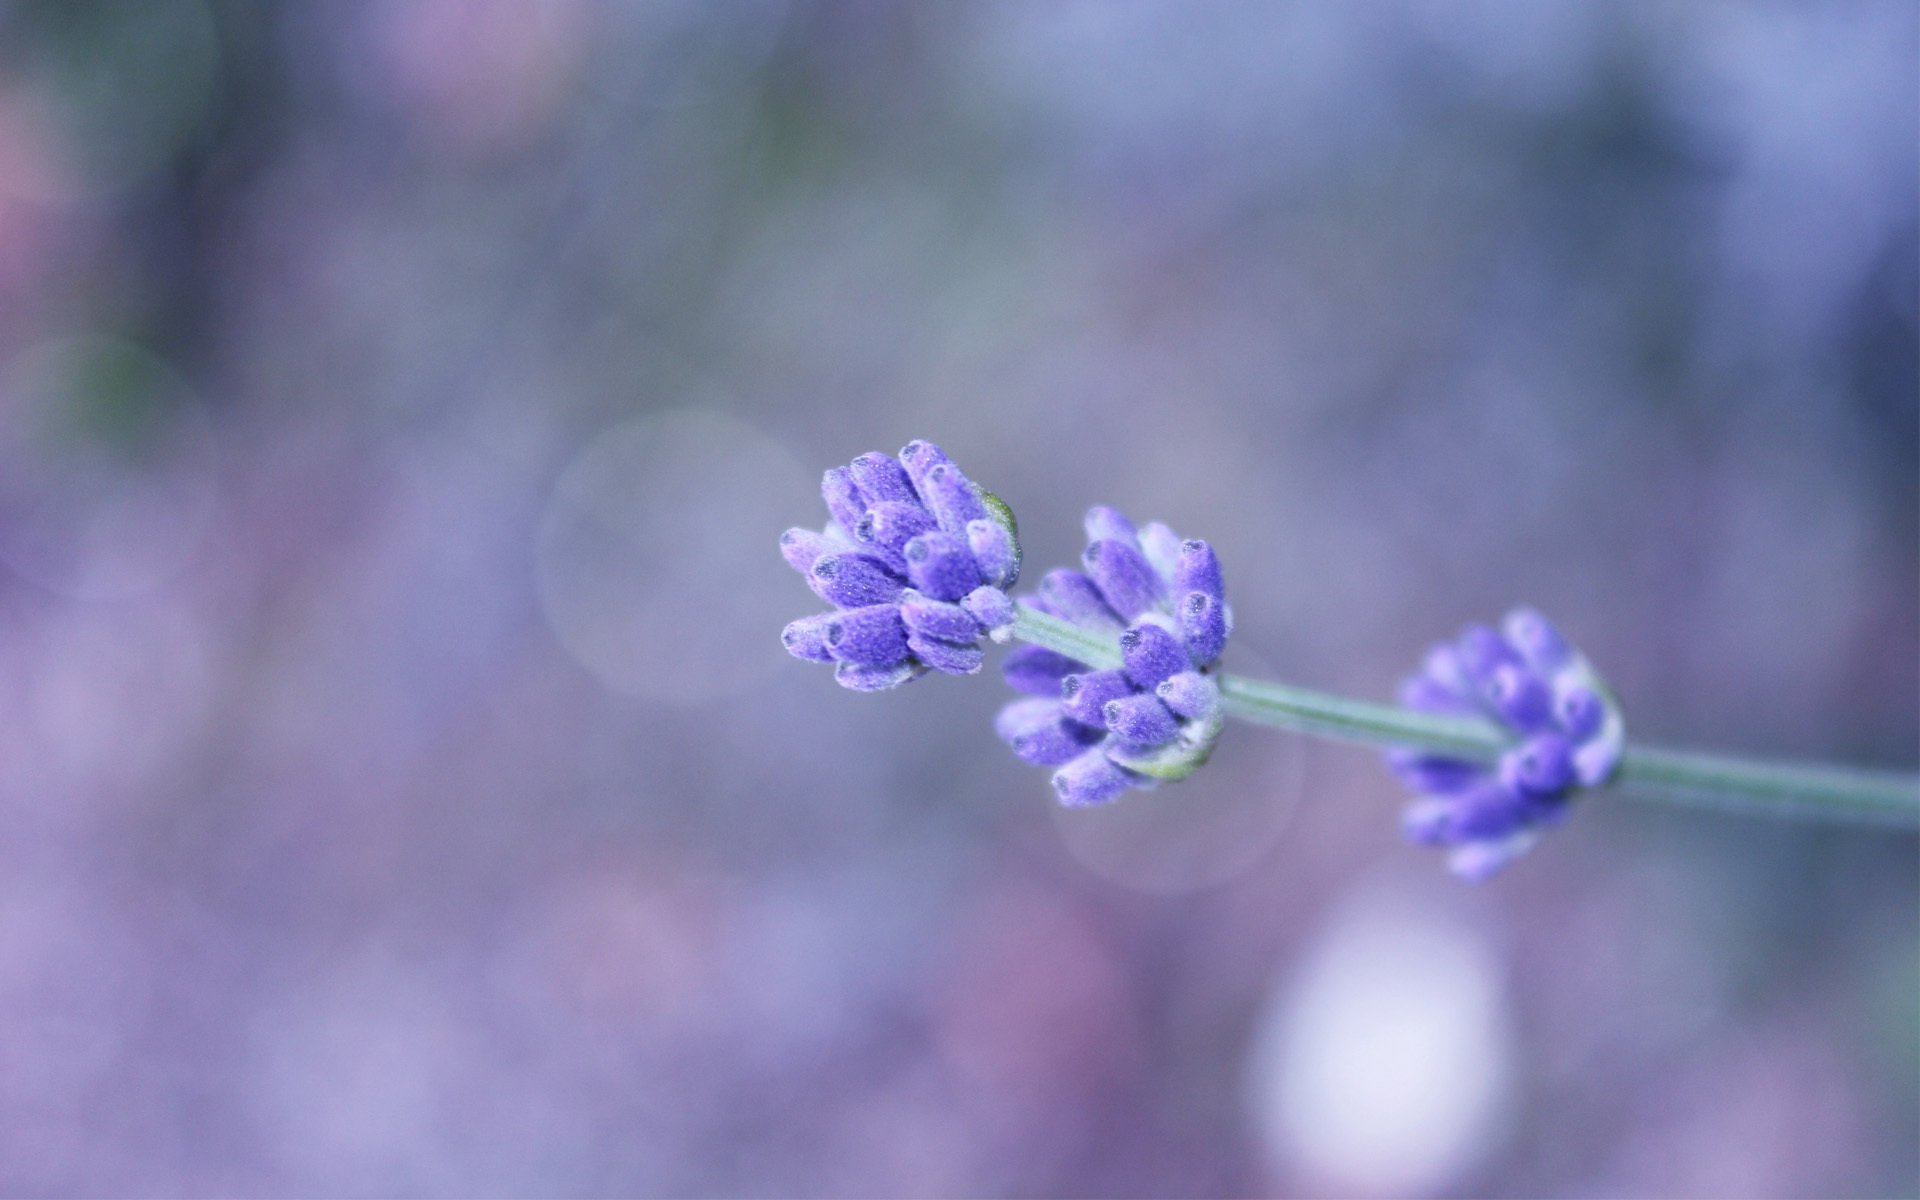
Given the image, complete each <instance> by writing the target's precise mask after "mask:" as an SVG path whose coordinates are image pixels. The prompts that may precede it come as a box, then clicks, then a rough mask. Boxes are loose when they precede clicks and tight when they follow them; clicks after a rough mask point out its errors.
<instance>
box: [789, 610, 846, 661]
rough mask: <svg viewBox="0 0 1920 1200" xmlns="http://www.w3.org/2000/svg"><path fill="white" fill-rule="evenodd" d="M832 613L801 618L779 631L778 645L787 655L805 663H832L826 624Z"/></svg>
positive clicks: (831, 617)
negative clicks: (784, 649) (782, 647)
mask: <svg viewBox="0 0 1920 1200" xmlns="http://www.w3.org/2000/svg"><path fill="white" fill-rule="evenodd" d="M835 615H836V614H834V613H817V614H815V615H814V616H811V617H801V618H800V619H799V620H798V621H794V622H791V623H790V624H788V626H787V627H786V628H785V629H783V630H781V631H780V644H781V645H783V646H785V647H786V648H787V653H788V654H791V655H793V656H794V657H795V658H800V659H805V660H806V661H807V662H817V663H826V662H832V661H833V654H832V652H831V651H829V650H828V649H827V624H828V622H830V621H832V620H833V618H834V616H835Z"/></svg>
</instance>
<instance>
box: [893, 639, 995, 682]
mask: <svg viewBox="0 0 1920 1200" xmlns="http://www.w3.org/2000/svg"><path fill="white" fill-rule="evenodd" d="M907 649H909V650H911V651H913V654H914V657H916V658H918V659H919V660H920V661H921V662H923V663H926V664H927V665H928V666H930V667H932V668H933V669H934V670H936V671H938V672H940V673H941V674H943V675H972V674H974V673H976V672H978V671H979V670H980V664H981V663H983V662H985V661H986V657H987V655H986V651H984V650H982V649H980V647H978V646H970V645H969V646H962V645H956V644H955V643H953V642H945V641H941V640H940V639H939V638H930V637H921V636H920V635H919V634H912V635H909V636H908V638H907Z"/></svg>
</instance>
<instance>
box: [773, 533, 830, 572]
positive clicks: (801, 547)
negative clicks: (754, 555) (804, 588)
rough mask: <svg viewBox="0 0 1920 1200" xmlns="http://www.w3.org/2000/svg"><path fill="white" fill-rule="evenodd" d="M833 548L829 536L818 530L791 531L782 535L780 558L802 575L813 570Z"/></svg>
mask: <svg viewBox="0 0 1920 1200" xmlns="http://www.w3.org/2000/svg"><path fill="white" fill-rule="evenodd" d="M832 548H833V546H832V543H831V542H829V541H828V540H827V536H826V535H825V534H823V533H820V532H818V531H817V530H812V529H789V530H787V531H786V532H785V533H783V534H781V535H780V557H782V558H784V559H786V560H787V565H788V566H790V567H792V568H793V569H794V570H796V571H798V572H800V573H801V574H802V575H805V574H806V573H807V572H808V571H811V570H813V564H814V563H815V562H817V561H819V558H820V556H821V555H823V554H826V553H829V552H830V551H831V550H832Z"/></svg>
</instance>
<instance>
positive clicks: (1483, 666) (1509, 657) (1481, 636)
mask: <svg viewBox="0 0 1920 1200" xmlns="http://www.w3.org/2000/svg"><path fill="white" fill-rule="evenodd" d="M1454 650H1455V653H1456V655H1457V657H1458V661H1459V664H1460V671H1461V674H1463V675H1464V676H1465V677H1466V678H1467V679H1468V680H1469V681H1470V682H1472V683H1473V684H1474V686H1476V687H1478V688H1480V689H1481V690H1482V691H1485V690H1486V689H1487V687H1488V685H1489V684H1490V683H1491V682H1492V681H1493V673H1494V671H1495V669H1496V668H1498V667H1501V666H1503V665H1511V666H1516V667H1517V666H1520V665H1521V663H1520V656H1519V655H1518V654H1516V653H1514V651H1513V647H1511V646H1509V645H1507V642H1506V639H1505V638H1503V637H1501V636H1500V635H1499V634H1497V633H1495V632H1494V631H1493V630H1491V629H1489V628H1487V627H1486V626H1485V625H1471V626H1468V628H1467V630H1466V632H1464V633H1462V634H1461V635H1460V640H1459V641H1457V642H1455V643H1454Z"/></svg>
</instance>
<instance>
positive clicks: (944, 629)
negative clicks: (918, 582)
mask: <svg viewBox="0 0 1920 1200" xmlns="http://www.w3.org/2000/svg"><path fill="white" fill-rule="evenodd" d="M900 619H901V620H902V621H905V622H906V624H907V632H908V633H917V634H919V635H920V636H921V637H932V638H942V639H944V640H946V641H949V642H971V641H973V640H974V639H975V638H977V637H979V636H980V623H979V622H978V621H976V620H974V619H973V616H972V615H971V614H970V613H968V612H967V610H966V609H964V608H961V607H960V606H959V605H958V604H954V603H952V602H951V601H947V600H933V599H930V598H928V597H926V596H922V595H921V594H920V593H919V592H916V591H908V592H906V593H905V594H904V595H902V596H901V598H900Z"/></svg>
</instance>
